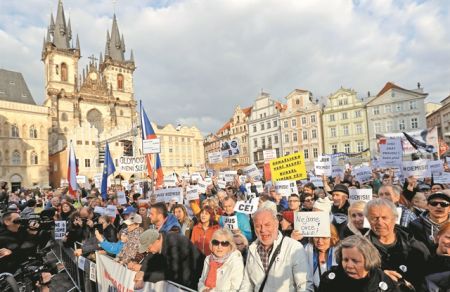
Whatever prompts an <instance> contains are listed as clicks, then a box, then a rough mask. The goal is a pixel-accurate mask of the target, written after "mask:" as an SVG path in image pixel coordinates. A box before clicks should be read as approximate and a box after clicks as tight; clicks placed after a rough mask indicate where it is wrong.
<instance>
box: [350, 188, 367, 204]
mask: <svg viewBox="0 0 450 292" xmlns="http://www.w3.org/2000/svg"><path fill="white" fill-rule="evenodd" d="M348 192H349V200H350V202H354V201H364V202H368V201H370V200H372V190H371V189H349V190H348Z"/></svg>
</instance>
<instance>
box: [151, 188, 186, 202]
mask: <svg viewBox="0 0 450 292" xmlns="http://www.w3.org/2000/svg"><path fill="white" fill-rule="evenodd" d="M155 195H156V202H165V203H170V201H172V200H175V201H176V202H177V203H182V202H183V190H182V189H181V188H168V189H160V190H156V191H155Z"/></svg>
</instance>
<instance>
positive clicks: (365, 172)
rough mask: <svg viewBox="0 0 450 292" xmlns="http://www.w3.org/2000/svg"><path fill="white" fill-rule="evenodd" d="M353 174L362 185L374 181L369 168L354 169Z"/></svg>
mask: <svg viewBox="0 0 450 292" xmlns="http://www.w3.org/2000/svg"><path fill="white" fill-rule="evenodd" d="M353 174H354V175H355V178H356V180H357V181H359V182H360V183H362V184H364V183H367V182H369V181H370V180H371V179H372V169H371V168H370V167H368V166H361V167H358V168H355V169H353Z"/></svg>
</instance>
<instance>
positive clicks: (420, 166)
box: [402, 159, 431, 178]
mask: <svg viewBox="0 0 450 292" xmlns="http://www.w3.org/2000/svg"><path fill="white" fill-rule="evenodd" d="M402 170H403V175H404V176H405V177H410V176H415V177H417V178H425V177H430V176H431V173H430V170H429V169H428V160H426V159H419V160H415V161H403V167H402Z"/></svg>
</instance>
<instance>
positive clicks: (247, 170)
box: [242, 164, 260, 177]
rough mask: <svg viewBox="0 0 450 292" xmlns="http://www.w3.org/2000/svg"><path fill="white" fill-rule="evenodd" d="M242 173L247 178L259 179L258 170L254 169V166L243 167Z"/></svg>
mask: <svg viewBox="0 0 450 292" xmlns="http://www.w3.org/2000/svg"><path fill="white" fill-rule="evenodd" d="M242 172H243V173H244V175H246V176H248V177H259V176H260V174H259V169H258V168H257V167H256V165H255V164H252V165H249V166H247V167H244V168H243V169H242Z"/></svg>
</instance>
